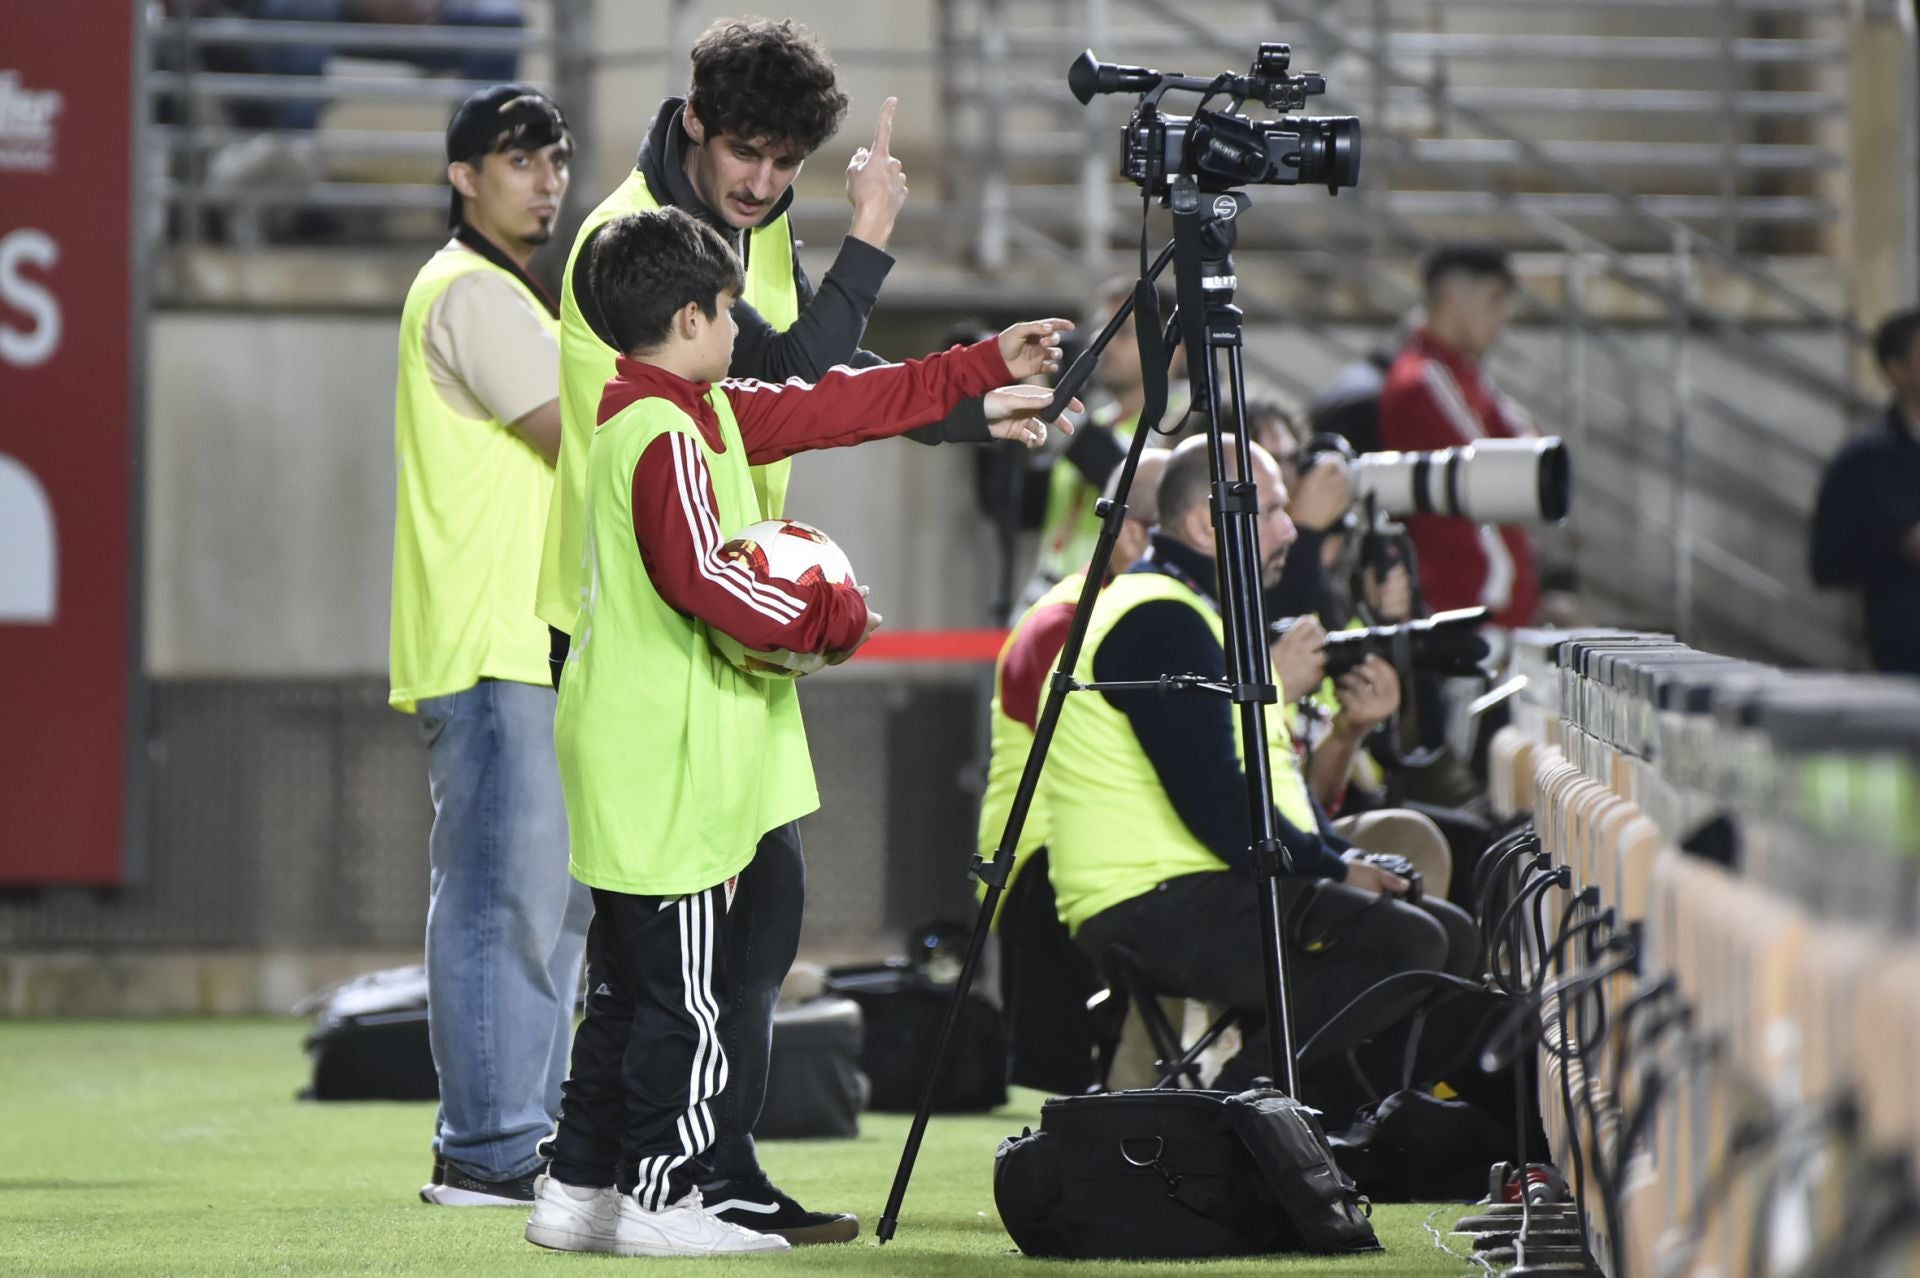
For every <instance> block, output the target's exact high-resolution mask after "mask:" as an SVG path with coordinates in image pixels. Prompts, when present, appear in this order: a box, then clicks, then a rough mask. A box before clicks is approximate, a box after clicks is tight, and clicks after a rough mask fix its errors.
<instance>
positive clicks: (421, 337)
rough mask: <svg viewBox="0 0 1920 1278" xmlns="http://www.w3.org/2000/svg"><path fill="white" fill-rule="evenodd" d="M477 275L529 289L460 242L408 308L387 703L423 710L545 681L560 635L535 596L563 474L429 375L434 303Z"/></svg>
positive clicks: (417, 279) (398, 393)
mask: <svg viewBox="0 0 1920 1278" xmlns="http://www.w3.org/2000/svg"><path fill="white" fill-rule="evenodd" d="M476 271H496V272H498V273H499V274H501V275H503V276H505V277H506V278H508V279H510V280H513V284H514V287H515V288H518V289H520V290H521V291H522V292H526V291H527V286H526V285H525V284H522V283H521V282H520V280H519V279H517V278H516V277H515V276H514V275H513V273H512V272H511V271H507V270H503V269H502V268H500V267H498V266H495V265H494V264H493V263H491V262H489V261H487V260H486V259H485V258H483V257H481V256H480V255H479V254H478V253H473V252H469V251H468V250H466V249H464V248H447V249H442V250H441V251H440V252H438V253H436V254H434V255H433V257H431V258H429V259H428V261H427V264H426V265H425V266H423V267H421V268H420V273H419V274H418V275H416V276H414V279H413V286H412V287H411V288H409V289H408V290H407V302H406V306H405V308H404V309H403V310H402V311H401V313H400V378H399V383H398V385H397V387H396V389H395V391H394V396H393V450H394V464H395V470H396V475H397V488H396V502H395V512H394V527H393V610H392V622H391V629H390V631H389V635H388V645H387V673H388V678H389V689H390V690H389V692H388V694H387V700H388V702H389V703H390V704H392V705H394V706H396V707H398V708H399V709H401V710H404V711H406V712H407V713H409V714H411V713H413V710H414V707H415V705H416V704H417V703H418V702H421V701H424V700H426V699H427V698H428V697H440V696H446V695H447V694H449V693H454V692H461V691H464V690H465V689H467V688H471V687H473V685H474V684H476V683H478V682H479V681H480V680H481V679H510V680H513V681H515V682H518V683H537V684H540V685H542V686H545V685H546V684H547V682H548V680H549V679H550V678H551V677H552V676H551V674H550V672H549V670H548V667H547V650H548V646H549V645H548V642H547V628H546V627H545V626H543V625H541V624H540V619H539V618H538V617H536V616H534V614H533V612H532V611H531V610H530V609H529V608H528V607H527V600H528V598H529V597H530V595H531V592H532V590H533V585H534V580H535V578H536V577H537V575H538V574H539V571H540V554H541V534H542V531H543V529H544V528H545V526H546V522H547V505H548V499H549V498H550V497H551V495H552V493H553V470H552V468H551V467H549V466H548V465H547V463H546V459H545V458H543V457H541V456H540V454H539V453H537V452H535V451H534V450H533V448H532V447H531V446H529V445H528V444H527V443H526V441H525V440H523V439H521V438H520V437H519V436H518V435H515V434H514V433H513V432H512V431H511V430H509V429H508V428H507V426H506V424H505V423H503V422H499V421H476V420H474V419H473V418H471V417H464V416H462V415H461V414H460V413H458V412H456V411H454V409H453V408H452V407H451V406H450V405H449V404H448V403H447V402H446V400H445V399H443V398H442V397H441V395H440V392H439V391H438V390H436V389H435V388H434V385H433V377H432V374H431V373H429V372H428V370H427V347H426V326H427V317H428V316H429V315H430V314H432V312H433V304H434V302H435V301H437V300H438V299H439V297H440V295H441V294H443V293H445V292H446V291H447V288H448V286H449V285H451V284H452V283H453V282H454V281H455V280H457V279H459V278H460V277H461V276H463V275H469V274H472V273H473V272H476ZM527 300H528V302H529V304H530V305H532V306H533V308H534V310H535V312H536V313H538V314H539V315H540V317H541V319H542V320H543V321H546V322H547V324H548V327H549V328H550V329H556V330H557V326H556V325H554V324H553V323H552V321H550V320H547V319H546V314H547V312H546V306H545V305H544V304H543V303H542V302H540V301H539V299H537V298H535V297H534V296H533V295H532V294H531V293H530V292H529V293H528V294H527ZM557 335H558V334H557V331H556V336H557Z"/></svg>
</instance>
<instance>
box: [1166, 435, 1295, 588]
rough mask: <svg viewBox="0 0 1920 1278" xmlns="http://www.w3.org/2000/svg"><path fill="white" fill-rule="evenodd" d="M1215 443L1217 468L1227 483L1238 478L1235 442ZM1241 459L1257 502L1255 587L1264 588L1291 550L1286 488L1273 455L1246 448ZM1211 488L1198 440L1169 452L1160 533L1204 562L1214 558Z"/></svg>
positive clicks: (1231, 439) (1228, 439)
mask: <svg viewBox="0 0 1920 1278" xmlns="http://www.w3.org/2000/svg"><path fill="white" fill-rule="evenodd" d="M1220 443H1221V462H1222V464H1223V466H1224V467H1225V469H1226V473H1227V478H1228V480H1229V482H1231V481H1232V480H1234V479H1235V478H1237V477H1238V475H1239V473H1240V454H1239V441H1238V439H1237V438H1236V437H1234V436H1232V435H1228V436H1225V437H1223V438H1222V439H1221V441H1220ZM1247 459H1248V463H1249V469H1250V470H1251V472H1252V476H1253V481H1254V485H1255V488H1256V491H1257V492H1258V493H1259V497H1260V518H1259V524H1258V528H1259V537H1260V565H1261V579H1262V580H1261V584H1262V585H1268V586H1270V585H1272V584H1274V583H1275V582H1277V581H1278V580H1280V570H1281V569H1282V568H1284V567H1285V566H1286V562H1287V548H1288V547H1289V546H1291V545H1293V541H1294V537H1295V536H1296V533H1295V531H1294V527H1293V521H1292V520H1290V519H1288V518H1287V486H1286V484H1285V482H1284V481H1283V480H1282V478H1281V475H1280V466H1279V464H1278V463H1277V462H1275V461H1274V460H1273V454H1271V453H1269V452H1268V451H1267V450H1266V449H1264V448H1262V447H1261V446H1260V445H1258V444H1252V445H1250V446H1249V452H1248V454H1247ZM1212 485H1213V475H1212V468H1211V466H1210V465H1209V463H1208V458H1207V438H1206V436H1204V435H1196V436H1194V437H1193V438H1192V439H1189V440H1186V441H1184V442H1183V443H1182V444H1181V445H1180V446H1179V447H1178V448H1176V449H1174V450H1173V453H1172V455H1171V456H1170V457H1168V459H1167V468H1166V470H1165V471H1164V472H1163V473H1162V474H1161V476H1160V528H1161V530H1162V531H1163V532H1165V533H1166V534H1167V535H1169V536H1171V537H1173V538H1174V539H1176V540H1177V541H1179V542H1181V543H1182V544H1183V545H1186V546H1189V547H1191V548H1192V549H1194V550H1197V551H1199V552H1200V553H1201V554H1204V555H1206V556H1208V557H1209V558H1211V557H1212V556H1213V555H1214V554H1215V553H1216V547H1215V545H1214V535H1213V515H1212V510H1211V508H1210V507H1209V505H1208V495H1209V493H1210V491H1211V489H1212Z"/></svg>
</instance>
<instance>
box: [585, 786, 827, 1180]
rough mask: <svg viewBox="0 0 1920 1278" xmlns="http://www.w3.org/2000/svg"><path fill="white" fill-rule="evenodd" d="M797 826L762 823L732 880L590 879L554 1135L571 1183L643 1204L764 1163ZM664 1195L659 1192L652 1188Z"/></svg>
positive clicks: (797, 858) (797, 874)
mask: <svg viewBox="0 0 1920 1278" xmlns="http://www.w3.org/2000/svg"><path fill="white" fill-rule="evenodd" d="M804 877H805V876H804V869H803V864H802V861H801V852H800V838H799V830H798V827H797V826H795V825H792V824H789V825H786V826H782V827H781V828H780V829H777V830H772V831H769V832H768V833H767V834H766V835H765V836H764V837H763V838H762V839H761V841H760V845H759V848H758V850H757V851H756V852H755V855H754V859H753V861H752V863H751V864H749V865H748V866H747V868H746V869H745V870H744V871H742V872H741V873H740V875H739V876H738V878H737V879H736V880H735V881H734V883H733V885H732V889H733V890H732V892H731V897H732V901H731V906H729V904H728V896H729V892H728V890H727V886H726V885H720V886H717V887H714V888H710V889H708V890H707V891H706V892H702V893H699V894H696V895H693V896H687V897H679V898H661V897H643V896H628V895H626V894H624V893H619V892H605V891H601V890H599V889H595V891H594V894H593V898H594V907H595V912H594V921H593V925H592V927H591V928H590V929H589V931H588V933H587V990H588V995H587V1010H586V1017H585V1019H584V1020H582V1022H581V1024H580V1028H579V1030H578V1031H577V1032H576V1033H575V1035H574V1042H573V1060H572V1069H571V1072H570V1074H569V1076H568V1078H567V1083H566V1087H565V1089H564V1093H563V1098H562V1101H561V1106H560V1126H559V1131H558V1132H557V1133H556V1135H555V1138H554V1144H553V1165H552V1168H551V1170H552V1173H553V1175H554V1176H555V1177H556V1178H557V1179H559V1180H561V1181H562V1182H564V1183H566V1184H569V1185H618V1186H619V1187H620V1188H621V1189H622V1190H623V1191H627V1190H632V1189H633V1188H635V1186H636V1185H637V1186H638V1187H639V1188H640V1190H641V1193H642V1202H643V1204H644V1205H646V1206H649V1207H653V1206H658V1205H664V1204H667V1203H672V1202H675V1201H678V1199H679V1198H680V1197H681V1196H682V1195H684V1194H685V1193H686V1191H687V1190H688V1189H690V1188H692V1187H694V1186H696V1185H700V1184H703V1183H706V1182H709V1181H711V1180H714V1179H731V1178H752V1177H757V1176H759V1175H760V1170H759V1165H758V1161H757V1159H756V1155H755V1152H754V1147H753V1138H752V1134H751V1133H752V1130H753V1125H754V1124H755V1123H756V1122H757V1121H758V1120H759V1117H760V1109H761V1106H762V1105H763V1103H764V1102H765V1100H766V1093H767V1067H768V1060H769V1053H770V1051H771V1048H772V1043H773V1010H774V1007H775V1005H776V1004H777V1003H778V1002H779V998H780V985H781V982H782V981H783V980H785V978H786V974H787V970H788V969H789V968H790V967H792V965H793V959H794V955H795V953H796V952H797V951H798V948H799V942H800V915H801V910H802V906H803V897H804V888H805V884H804ZM655 1199H658V1202H656V1201H655Z"/></svg>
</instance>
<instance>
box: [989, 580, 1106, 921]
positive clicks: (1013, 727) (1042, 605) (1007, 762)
mask: <svg viewBox="0 0 1920 1278" xmlns="http://www.w3.org/2000/svg"><path fill="white" fill-rule="evenodd" d="M1086 576H1087V575H1086V574H1085V573H1084V572H1077V573H1074V574H1073V575H1072V576H1070V577H1067V578H1065V579H1064V580H1062V581H1059V582H1056V583H1055V584H1054V586H1053V588H1052V589H1050V590H1048V591H1047V593H1046V594H1044V595H1042V596H1040V598H1038V599H1036V600H1035V601H1034V603H1033V607H1031V608H1029V609H1027V610H1026V611H1025V612H1024V613H1022V614H1020V619H1019V620H1018V621H1016V622H1014V623H1013V629H1011V630H1009V631H1008V632H1007V641H1006V643H1004V644H1002V645H1001V647H1000V655H999V657H998V658H997V659H996V660H995V661H994V665H993V707H992V709H991V710H990V711H989V714H990V715H991V730H992V737H991V740H992V745H993V749H992V753H991V754H990V755H989V756H988V759H987V788H986V791H985V792H984V793H983V794H981V796H980V826H979V835H978V838H977V839H976V846H977V847H978V848H979V851H980V855H981V856H983V857H988V858H991V857H992V856H993V854H994V851H995V850H996V849H998V848H999V846H1000V836H1001V835H1002V834H1004V833H1005V832H1006V829H1007V814H1008V813H1010V812H1012V811H1013V796H1014V793H1015V792H1016V791H1018V790H1019V788H1020V776H1021V774H1022V773H1023V772H1025V771H1026V767H1027V752H1028V751H1029V750H1030V749H1032V747H1033V729H1031V728H1029V727H1028V726H1027V725H1026V724H1024V723H1022V722H1020V721H1019V720H1018V719H1015V718H1014V717H1013V716H1012V715H1009V714H1008V713H1007V712H1006V711H1005V710H1004V709H1002V707H1001V698H1002V696H1003V693H1004V690H1003V687H1002V681H1003V680H1004V679H1005V678H1006V673H1007V654H1008V653H1010V652H1012V651H1013V645H1014V644H1015V643H1016V642H1018V641H1019V638H1020V634H1021V632H1022V631H1023V630H1024V629H1025V628H1026V625H1027V623H1028V622H1029V621H1031V620H1032V619H1033V617H1034V614H1036V613H1038V612H1040V611H1041V610H1042V609H1047V608H1052V607H1054V606H1056V605H1058V604H1063V603H1073V602H1074V601H1076V600H1078V599H1079V598H1080V584H1081V583H1082V582H1083V581H1085V580H1086ZM1083 695H1084V694H1083ZM1042 699H1043V701H1044V696H1043V698H1042ZM1040 777H1041V784H1040V786H1039V787H1038V788H1037V789H1035V790H1034V792H1033V802H1032V803H1031V804H1030V805H1029V806H1028V808H1027V821H1026V824H1025V825H1023V826H1022V827H1021V828H1020V841H1019V843H1018V844H1017V845H1016V846H1015V847H1014V850H1013V867H1012V869H1011V870H1009V871H1008V876H1007V884H1008V886H1012V884H1013V876H1015V875H1017V874H1019V873H1020V870H1021V867H1023V866H1025V865H1026V863H1027V859H1028V858H1029V857H1031V856H1032V855H1033V853H1034V851H1035V850H1036V849H1038V848H1041V847H1044V846H1045V845H1046V842H1047V797H1046V777H1047V773H1046V772H1045V771H1042V772H1041V774H1040ZM979 890H980V891H981V892H982V893H984V892H985V891H986V886H985V885H984V884H982V885H980V888H979ZM996 921H997V919H996Z"/></svg>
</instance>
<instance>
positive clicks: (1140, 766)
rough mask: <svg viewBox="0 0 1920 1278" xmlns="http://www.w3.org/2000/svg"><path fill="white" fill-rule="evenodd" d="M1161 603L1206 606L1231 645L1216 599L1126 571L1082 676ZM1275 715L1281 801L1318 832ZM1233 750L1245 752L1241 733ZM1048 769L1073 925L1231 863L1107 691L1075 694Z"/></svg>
mask: <svg viewBox="0 0 1920 1278" xmlns="http://www.w3.org/2000/svg"><path fill="white" fill-rule="evenodd" d="M1161 599H1172V600H1177V601H1179V602H1181V603H1185V604H1187V605H1189V606H1191V607H1193V608H1195V609H1197V610H1198V611H1199V612H1200V614H1201V615H1202V616H1203V617H1205V618H1206V619H1207V627H1208V629H1210V630H1211V631H1212V632H1213V635H1214V638H1215V639H1218V640H1222V644H1223V646H1224V630H1223V628H1222V626H1221V623H1220V613H1219V611H1218V610H1217V609H1216V608H1215V607H1214V605H1213V602H1212V600H1210V599H1208V598H1206V597H1205V596H1204V595H1201V594H1199V593H1198V592H1196V591H1195V590H1193V588H1192V587H1190V586H1188V585H1186V584H1185V583H1183V582H1181V581H1178V580H1176V579H1175V578H1173V577H1170V576H1168V575H1166V574H1165V573H1158V572H1128V573H1122V574H1120V576H1118V577H1115V578H1114V579H1113V581H1112V582H1110V583H1109V584H1108V586H1107V588H1106V589H1105V590H1103V591H1101V592H1100V597H1099V600H1098V601H1097V602H1096V603H1095V604H1094V609H1093V618H1092V620H1091V621H1090V622H1088V625H1087V637H1086V643H1085V646H1083V647H1082V648H1081V650H1080V660H1079V663H1078V664H1077V665H1076V666H1075V667H1074V671H1073V677H1074V678H1075V679H1078V680H1081V681H1083V682H1091V681H1092V679H1093V677H1094V676H1093V666H1094V658H1095V656H1096V654H1098V652H1099V651H1100V645H1101V644H1102V643H1104V642H1106V638H1107V636H1108V635H1109V634H1111V633H1112V632H1113V627H1114V625H1115V624H1116V623H1118V622H1119V620H1120V619H1121V618H1122V617H1124V616H1126V615H1127V614H1128V613H1129V612H1131V611H1132V610H1133V609H1135V608H1137V607H1139V606H1140V605H1141V604H1144V603H1148V602H1151V601H1154V600H1161ZM1177 695H1183V696H1184V695H1189V694H1185V693H1182V694H1177ZM1266 720H1267V757H1268V760H1269V762H1270V766H1271V767H1272V769H1273V800H1274V806H1275V807H1276V808H1278V809H1279V811H1280V815H1282V816H1283V817H1285V818H1286V819H1287V820H1288V821H1290V822H1292V823H1293V824H1294V825H1295V826H1298V827H1299V828H1300V829H1302V830H1306V831H1309V832H1311V831H1313V830H1315V829H1317V828H1318V826H1317V823H1316V821H1315V819H1314V813H1313V801H1312V800H1311V799H1310V798H1308V796H1307V787H1306V782H1305V781H1304V780H1303V779H1302V778H1301V776H1300V770H1299V768H1298V766H1297V765H1296V764H1295V762H1294V758H1293V738H1292V736H1291V735H1289V733H1288V731H1287V723H1286V715H1284V714H1281V713H1276V712H1274V711H1272V710H1270V711H1269V712H1268V714H1267V716H1266ZM1234 747H1235V753H1236V754H1238V753H1239V738H1238V736H1237V735H1236V737H1235V739H1234ZM1046 775H1047V808H1048V814H1049V829H1048V839H1047V875H1048V877H1049V878H1051V879H1052V880H1053V893H1054V898H1055V901H1056V903H1057V905H1058V908H1059V912H1060V919H1061V921H1062V922H1064V923H1065V924H1066V925H1067V928H1068V930H1069V931H1071V932H1078V931H1079V930H1080V925H1081V924H1082V923H1084V922H1086V921H1087V920H1088V919H1090V918H1092V917H1093V916H1094V915H1096V914H1098V913H1100V912H1101V911H1102V910H1105V909H1107V908H1109V907H1111V906H1115V905H1118V904H1120V902H1122V901H1127V900H1131V899H1133V898H1134V897H1136V896H1139V895H1141V894H1142V893H1145V892H1150V891H1152V890H1153V888H1154V886H1155V885H1156V884H1158V883H1161V882H1163V881H1164V880H1167V879H1171V878H1176V877H1178V876H1180V875H1182V874H1194V873H1198V872H1201V871H1208V870H1214V871H1219V870H1225V869H1227V868H1228V867H1227V863H1226V862H1224V861H1222V860H1221V859H1220V858H1219V857H1217V856H1215V855H1214V854H1213V852H1212V851H1211V850H1210V849H1209V848H1208V847H1207V846H1206V845H1205V844H1204V843H1202V842H1201V841H1200V840H1199V839H1198V838H1196V837H1195V836H1194V834H1193V831H1191V830H1189V829H1188V828H1187V825H1186V822H1184V821H1182V820H1181V819H1180V814H1179V813H1178V812H1177V811H1175V810H1174V806H1173V801H1172V800H1171V799H1169V798H1168V797H1167V793H1166V791H1165V790H1164V789H1163V788H1161V785H1160V778H1159V776H1158V774H1157V773H1155V772H1154V770H1153V762H1152V761H1151V760H1150V759H1148V758H1147V753H1146V751H1145V750H1144V749H1142V748H1141V745H1140V739H1139V738H1138V737H1136V736H1135V735H1134V732H1133V725H1132V724H1131V723H1130V722H1129V721H1128V719H1127V717H1126V715H1124V714H1122V713H1121V712H1120V711H1119V710H1116V709H1115V708H1114V707H1113V704H1112V703H1111V702H1109V701H1108V700H1107V698H1106V695H1105V694H1104V693H1099V692H1076V693H1073V694H1072V695H1070V696H1069V697H1068V698H1067V701H1066V706H1065V708H1064V709H1062V710H1061V712H1060V722H1059V724H1058V725H1057V726H1056V727H1055V729H1054V734H1053V748H1052V749H1051V751H1049V753H1048V755H1047V772H1046ZM1249 840H1251V835H1249Z"/></svg>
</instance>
